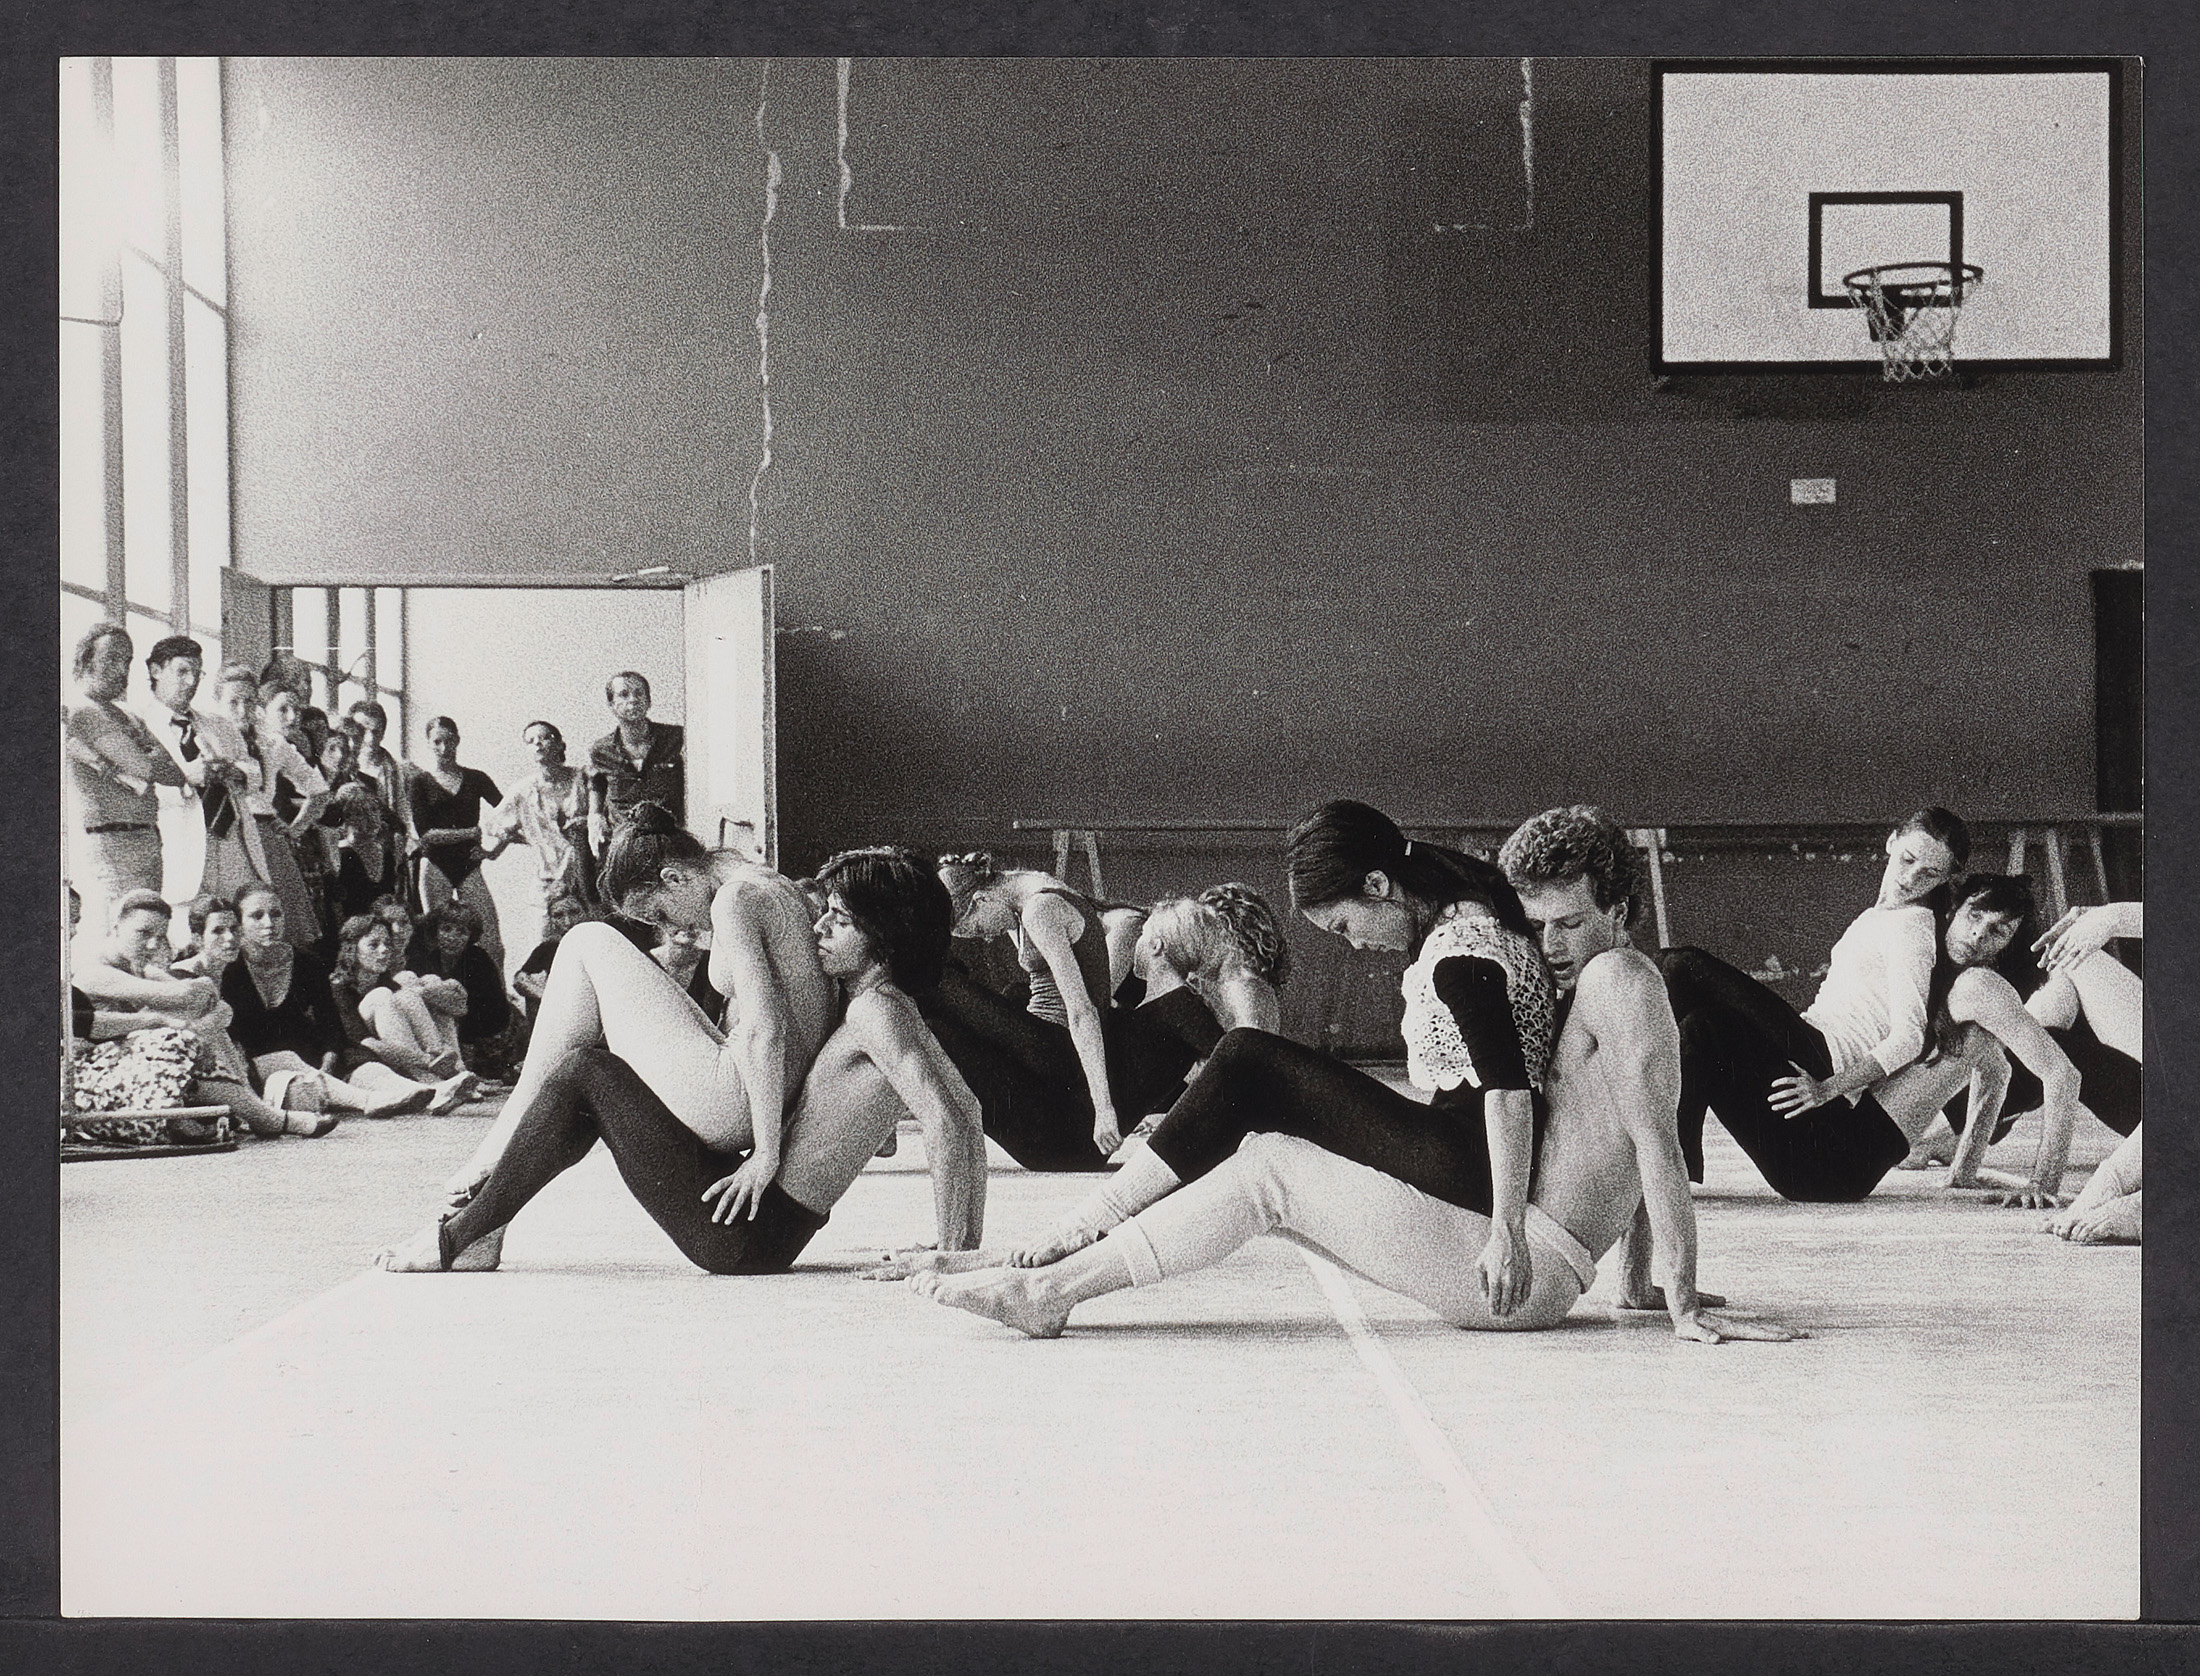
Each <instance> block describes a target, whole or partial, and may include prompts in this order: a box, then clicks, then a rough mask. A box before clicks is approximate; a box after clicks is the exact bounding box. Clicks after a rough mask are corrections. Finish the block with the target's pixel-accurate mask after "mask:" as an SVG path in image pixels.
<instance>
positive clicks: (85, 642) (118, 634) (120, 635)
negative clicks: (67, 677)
mask: <svg viewBox="0 0 2200 1676" xmlns="http://www.w3.org/2000/svg"><path fill="white" fill-rule="evenodd" d="M102 640H119V641H121V642H122V655H123V656H124V657H125V658H128V657H131V656H133V655H134V654H135V653H136V651H137V648H136V647H135V646H134V645H132V644H131V642H130V631H129V630H128V629H126V628H124V627H123V626H122V625H121V624H120V623H94V624H93V625H92V626H91V627H90V628H88V629H86V630H85V631H84V638H83V639H81V640H79V641H78V642H77V643H76V664H75V670H76V673H77V675H78V676H79V677H80V678H81V677H82V675H83V674H84V672H85V671H86V670H87V669H89V668H91V667H92V659H93V658H95V657H97V656H98V655H99V643H100V642H101V641H102Z"/></svg>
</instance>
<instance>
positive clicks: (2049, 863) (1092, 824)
mask: <svg viewBox="0 0 2200 1676" xmlns="http://www.w3.org/2000/svg"><path fill="white" fill-rule="evenodd" d="M1525 818H1526V817H1525V816H1522V817H1520V818H1519V819H1513V820H1498V819H1491V818H1486V817H1483V816H1460V815H1447V816H1439V817H1436V818H1433V819H1411V820H1400V821H1399V822H1398V827H1399V830H1400V831H1402V832H1404V833H1405V834H1406V835H1407V836H1408V837H1425V838H1429V839H1432V840H1437V841H1443V840H1449V841H1451V842H1454V843H1457V844H1458V845H1459V847H1460V848H1462V849H1468V850H1474V851H1477V852H1479V853H1482V854H1485V855H1487V854H1491V853H1494V851H1495V849H1496V847H1497V845H1498V844H1499V843H1501V842H1502V841H1503V840H1504V837H1505V835H1506V834H1507V833H1509V832H1511V831H1512V830H1513V828H1514V827H1516V826H1518V825H1519V824H1520V821H1521V820H1524V819H1525ZM2145 819H2146V817H2145V816H2144V815H2141V814H2138V813H2125V812H2111V811H2106V810H2099V811H2088V812H2084V813H2076V814H2062V815H2043V816H2021V817H2000V818H1995V817H1989V818H1987V819H1984V820H1979V821H1974V822H1972V823H1971V824H1972V828H1973V830H1974V831H1975V832H1978V833H1980V834H1982V835H1984V834H1991V833H1997V832H2000V833H2006V834H2007V835H2008V841H2009V871H2010V872H2011V873H2022V872H2023V871H2024V870H2025V861H2026V858H2027V856H2028V855H2029V854H2030V852H2031V851H2032V850H2033V849H2035V848H2036V849H2038V850H2039V852H2040V854H2041V856H2042V858H2043V862H2044V865H2045V868H2046V876H2047V900H2046V901H2045V902H2044V903H2043V904H2042V908H2043V910H2044V912H2045V913H2046V916H2047V920H2048V923H2050V924H2052V923H2053V922H2054V921H2056V920H2058V919H2060V918H2062V916H2063V915H2064V914H2065V913H2066V912H2068V911H2069V908H2070V892H2069V879H2068V870H2067V867H2066V858H2067V857H2068V856H2069V854H2070V853H2071V850H2072V848H2073V846H2075V845H2078V844H2083V845H2084V846H2085V848H2086V850H2087V852H2088V854H2089V856H2090V858H2091V860H2092V863H2093V868H2092V872H2093V882H2094V884H2095V885H2096V886H2097V887H2098V889H2099V891H2100V898H2101V900H2102V901H2103V902H2106V901H2108V900H2109V885H2108V858H2107V853H2106V849H2105V847H2104V840H2103V834H2104V833H2105V832H2107V831H2109V830H2125V831H2137V830H2139V829H2141V828H2142V827H2143V826H2144V824H2145ZM1297 824H1298V823H1297V822H1296V821H1295V820H1282V819H1277V818H1274V817H1267V818H1262V817H1254V818H1249V819H1242V820H1241V819H1233V818H1229V817H1214V816H1188V817H1162V818H1156V819H1150V820H1112V821H1101V820H1088V819H1071V818H1065V817H1061V816H1047V817H1034V818H1031V819H1026V820H1013V821H1011V822H1009V830H1010V831H1012V832H1017V833H1034V834H1036V833H1040V832H1044V833H1046V834H1048V836H1049V838H1050V839H1051V841H1052V844H1053V849H1054V876H1055V877H1056V878H1058V879H1061V880H1063V881H1064V882H1065V883H1066V882H1067V881H1068V879H1069V867H1070V859H1071V856H1072V853H1073V852H1074V853H1075V854H1078V855H1081V856H1082V857H1083V858H1084V862H1085V868H1086V871H1087V873H1088V874H1089V875H1090V877H1091V881H1092V892H1093V894H1094V895H1095V896H1105V895H1106V894H1107V887H1106V885H1105V883H1104V882H1103V880H1102V875H1101V870H1100V839H1101V837H1102V836H1103V835H1107V836H1111V837H1168V836H1176V837H1199V836H1215V837H1221V836H1226V835H1230V834H1250V835H1262V834H1275V835H1277V836H1280V835H1282V834H1283V833H1286V832H1289V831H1290V830H1291V828H1292V827H1293V826H1295V825H1297ZM1888 824H1889V823H1888V822H1886V821H1838V820H1788V821H1745V820H1690V821H1668V822H1667V823H1666V824H1665V825H1663V826H1630V827H1628V828H1627V829H1626V831H1627V836H1628V838H1629V839H1630V840H1631V841H1632V842H1633V843H1634V844H1635V845H1636V846H1637V847H1638V848H1640V849H1641V850H1642V852H1643V854H1644V856H1645V858H1646V859H1647V860H1648V861H1649V864H1650V897H1651V910H1652V914H1653V917H1654V919H1655V921H1656V925H1657V933H1658V946H1659V947H1661V948H1671V947H1673V946H1674V943H1673V927H1672V916H1671V912H1670V910H1669V909H1668V907H1667V905H1666V893H1665V861H1666V858H1667V856H1668V854H1669V853H1670V852H1671V849H1672V846H1673V844H1674V843H1675V842H1676V841H1681V842H1685V843H1686V844H1687V845H1688V847H1690V848H1692V849H1693V848H1703V849H1714V850H1715V849H1733V850H1740V851H1751V852H1757V853H1762V852H1764V851H1766V850H1767V849H1774V850H1776V849H1779V848H1781V847H1787V848H1792V849H1800V848H1802V847H1803V846H1804V845H1806V844H1841V843H1844V842H1846V843H1854V844H1859V845H1861V844H1871V845H1877V844H1878V843H1879V842H1880V841H1881V840H1882V839H1883V838H1885V836H1886V834H1887V828H1888ZM1980 847H1983V845H1982V846H1980Z"/></svg>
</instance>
